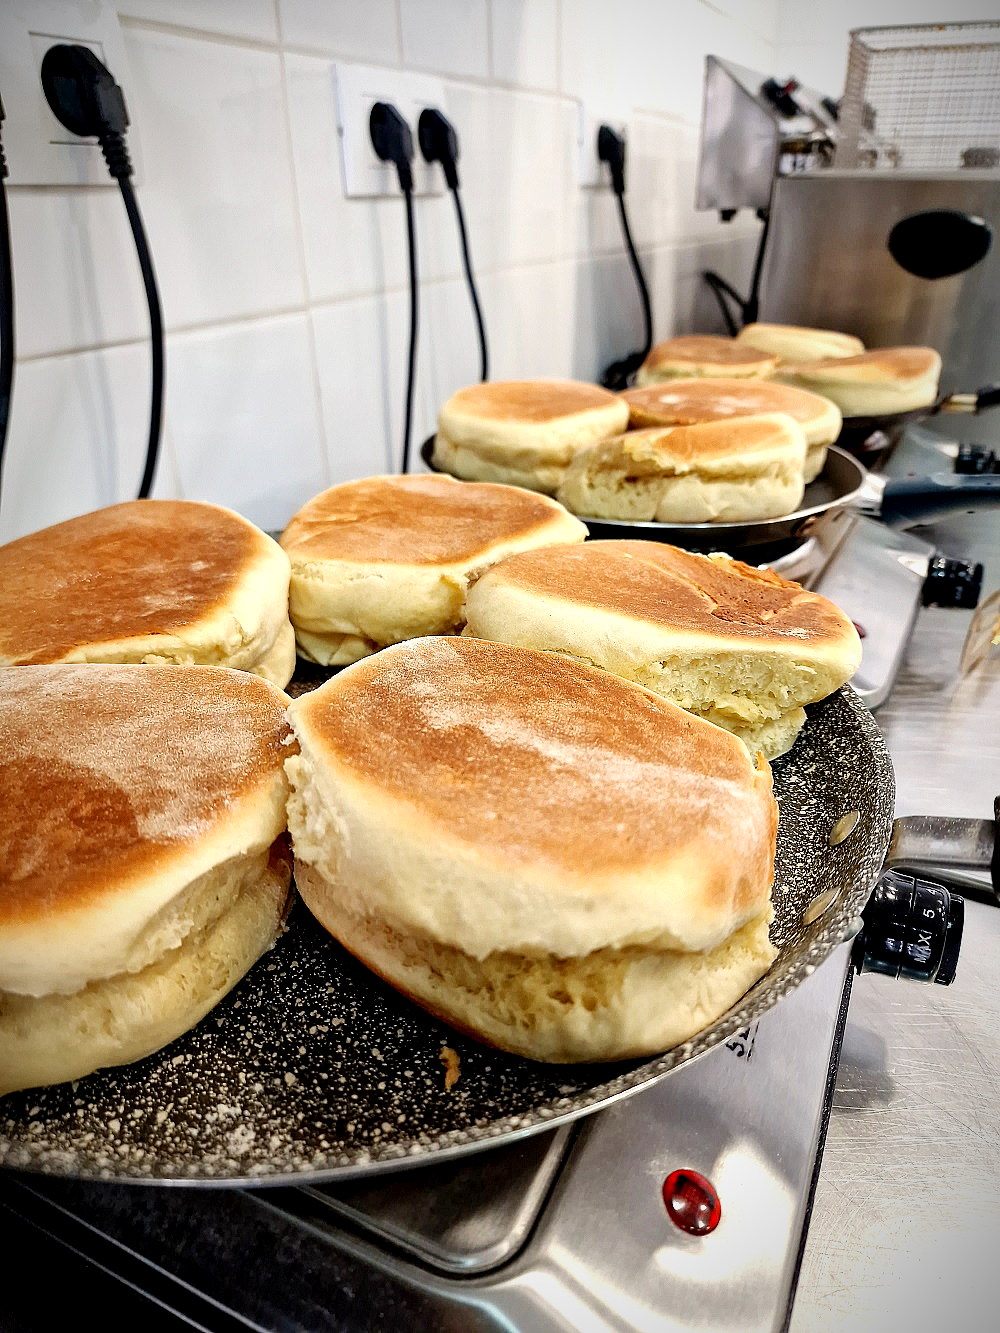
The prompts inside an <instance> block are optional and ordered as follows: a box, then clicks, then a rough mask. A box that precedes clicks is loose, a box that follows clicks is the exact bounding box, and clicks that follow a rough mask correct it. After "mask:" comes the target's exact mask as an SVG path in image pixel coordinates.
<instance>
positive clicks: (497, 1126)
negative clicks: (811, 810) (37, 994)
mask: <svg viewBox="0 0 1000 1333" xmlns="http://www.w3.org/2000/svg"><path fill="white" fill-rule="evenodd" d="M830 698H831V699H833V698H837V699H839V700H840V701H841V702H842V703H843V705H844V706H845V707H846V708H847V709H848V711H849V712H850V714H852V716H853V720H854V722H855V724H856V725H857V727H858V728H859V729H860V732H861V734H862V735H861V739H863V740H864V742H865V743H866V747H867V750H868V758H869V764H870V766H869V776H870V788H869V789H870V790H871V791H872V792H873V793H874V795H873V797H872V799H871V820H870V826H869V827H868V828H867V830H866V842H865V843H864V845H863V848H862V852H861V858H862V859H861V863H860V867H859V869H858V871H857V873H856V874H852V877H851V878H849V879H847V880H846V881H845V883H844V885H843V887H842V889H841V891H840V892H839V893H838V894H837V896H836V897H835V899H834V900H833V902H832V903H831V904H830V905H829V907H827V908H826V910H825V911H824V913H823V915H822V916H821V917H820V918H819V924H818V928H817V930H816V932H815V935H814V936H813V938H812V939H811V941H810V942H809V946H808V949H807V950H806V952H805V953H804V954H803V955H802V956H800V957H799V958H798V959H797V961H795V962H794V963H793V964H792V965H790V966H789V967H788V969H787V970H786V971H783V972H782V974H781V975H777V976H774V975H772V973H771V972H770V971H769V972H768V973H766V974H765V975H764V977H762V978H761V979H760V980H759V981H758V982H757V983H755V985H754V986H752V987H751V988H750V990H749V991H747V993H746V994H745V995H744V996H742V997H741V998H740V999H739V1000H738V1001H737V1002H736V1003H735V1004H734V1005H732V1006H731V1007H730V1010H728V1011H727V1013H726V1014H724V1015H721V1016H720V1017H719V1018H718V1019H716V1020H715V1022H714V1023H710V1024H708V1025H706V1027H705V1028H703V1029H701V1031H700V1032H698V1033H696V1034H694V1035H693V1036H692V1037H691V1038H690V1039H689V1040H688V1041H686V1042H680V1043H678V1044H677V1045H676V1046H674V1047H672V1048H671V1049H670V1050H669V1051H665V1052H663V1053H662V1054H660V1055H657V1056H654V1057H653V1058H652V1059H650V1060H643V1061H641V1063H639V1064H637V1065H636V1066H635V1067H634V1068H632V1069H630V1070H628V1071H627V1072H626V1073H624V1074H620V1075H614V1074H613V1075H612V1076H611V1078H609V1079H608V1081H607V1083H599V1084H596V1085H592V1086H590V1087H588V1088H586V1089H585V1090H584V1091H582V1092H577V1093H575V1094H572V1095H571V1096H568V1097H567V1098H566V1100H567V1101H570V1102H572V1101H575V1103H576V1104H575V1105H569V1106H567V1107H566V1109H565V1110H554V1111H549V1112H548V1114H546V1111H547V1110H548V1107H547V1106H541V1107H536V1108H534V1109H532V1110H529V1111H525V1112H522V1113H520V1114H519V1115H517V1116H507V1117H501V1118H500V1119H498V1120H493V1121H491V1122H490V1123H489V1124H486V1125H478V1126H477V1125H475V1124H472V1125H470V1126H468V1127H467V1128H464V1129H462V1130H459V1131H447V1132H446V1134H445V1135H444V1136H442V1137H447V1135H450V1134H461V1136H462V1137H461V1139H460V1140H458V1141H455V1142H451V1143H447V1142H446V1143H445V1144H444V1145H443V1146H441V1147H436V1146H435V1147H431V1148H430V1149H429V1150H423V1151H420V1152H417V1153H413V1151H412V1148H410V1149H408V1150H406V1151H402V1150H401V1149H400V1148H399V1147H398V1146H396V1147H394V1148H393V1150H392V1155H386V1156H384V1157H376V1158H374V1159H372V1158H370V1157H369V1158H367V1159H366V1160H363V1161H356V1162H346V1163H343V1164H338V1165H337V1166H331V1167H328V1168H322V1167H308V1166H306V1167H303V1168H301V1169H297V1170H296V1169H291V1170H289V1169H285V1170H277V1171H274V1172H267V1171H265V1172H263V1173H260V1172H258V1173H255V1174H251V1173H250V1172H247V1173H245V1174H231V1175H211V1174H202V1175H191V1174H180V1173H178V1174H176V1175H174V1174H169V1175H167V1174H160V1175H140V1174H135V1173H133V1174H131V1175H126V1174H117V1173H115V1172H113V1171H112V1172H109V1171H107V1170H103V1171H102V1170H100V1169H98V1168H93V1169H89V1170H88V1169H80V1168H79V1167H76V1168H75V1169H72V1170H65V1169H64V1170H62V1171H59V1170H53V1169H52V1166H51V1164H49V1165H46V1163H45V1161H44V1160H38V1161H36V1162H34V1163H33V1162H30V1161H29V1162H23V1161H18V1162H3V1163H2V1164H0V1172H2V1171H4V1170H13V1171H17V1172H21V1173H23V1174H27V1175H31V1176H35V1177H37V1176H48V1177H49V1178H63V1179H72V1180H76V1181H92V1182H103V1183H109V1184H128V1185H154V1186H166V1187H179V1188H198V1189H201V1188H206V1189H260V1188H268V1189H270V1188H272V1187H273V1188H283V1187H287V1186H298V1187H303V1186H319V1185H324V1184H333V1183H336V1182H338V1181H348V1180H355V1179H360V1178H362V1177H369V1176H375V1175H385V1176H388V1175H391V1174H393V1173H395V1172H397V1171H401V1170H407V1169H410V1168H419V1167H429V1166H433V1165H436V1164H438V1163H442V1162H449V1161H453V1160H456V1159H458V1158H461V1157H464V1156H467V1155H471V1154H472V1153H475V1152H482V1151H487V1150H488V1149H489V1148H490V1147H494V1146H495V1147H499V1146H502V1145H507V1144H512V1143H515V1142H519V1141H521V1140H523V1139H525V1138H528V1137H530V1136H532V1135H534V1134H538V1133H544V1132H545V1131H546V1130H548V1129H555V1128H558V1127H559V1126H560V1125H563V1124H570V1123H573V1122H575V1121H577V1120H580V1119H582V1118H583V1117H584V1116H587V1115H591V1114H594V1113H595V1112H597V1111H603V1110H605V1109H606V1108H608V1107H609V1106H612V1105H614V1104H615V1103H617V1102H620V1101H623V1100H624V1099H625V1098H626V1097H630V1096H632V1095H634V1094H635V1093H638V1092H641V1091H643V1090H645V1089H647V1088H650V1087H652V1086H653V1084H654V1083H658V1082H659V1081H660V1080H661V1079H663V1078H666V1077H667V1076H668V1075H669V1074H672V1073H674V1072H676V1071H677V1070H680V1069H683V1068H685V1067H686V1066H687V1065H689V1064H693V1063H695V1062H696V1061H697V1060H700V1059H701V1058H702V1057H703V1056H704V1055H707V1054H708V1053H709V1051H712V1050H716V1049H717V1048H718V1047H720V1046H721V1045H722V1044H723V1043H724V1042H725V1041H727V1040H728V1039H729V1038H730V1037H732V1035H733V1034H734V1033H736V1032H738V1031H740V1030H742V1028H743V1027H745V1026H746V1024H747V1021H748V1018H749V1021H750V1022H751V1023H752V1022H756V1021H757V1019H759V1018H760V1017H762V1016H763V1015H764V1014H766V1013H768V1012H769V1011H770V1010H771V1009H773V1008H774V1007H775V1006H776V1005H777V1004H779V1003H780V1001H781V1000H782V999H783V998H784V996H785V995H786V994H788V993H790V992H791V991H792V990H794V989H796V988H797V986H798V985H800V984H801V983H802V982H803V981H805V980H806V979H807V978H808V977H809V976H810V975H811V974H812V972H813V971H814V970H815V967H816V966H819V965H821V964H822V963H824V962H827V961H828V960H829V959H830V958H831V957H832V955H833V954H834V953H835V952H836V950H837V948H838V947H839V946H840V945H841V944H842V943H843V942H845V941H846V940H847V939H849V938H850V937H851V935H850V923H851V922H853V921H855V920H856V919H857V917H858V915H859V914H860V912H861V910H862V908H863V906H864V903H865V902H866V901H867V899H868V896H869V895H870V892H871V888H872V886H873V885H874V883H875V881H876V879H877V877H878V873H879V869H880V868H881V866H882V863H883V861H884V859H885V853H886V849H887V847H888V843H889V837H890V833H891V827H892V813H893V800H894V790H895V780H894V774H893V769H892V762H891V759H890V756H889V753H888V749H887V747H886V744H885V740H884V738H883V737H882V735H881V732H880V731H879V728H878V726H877V724H876V722H875V720H874V718H873V717H872V716H871V713H870V712H869V710H868V709H867V708H866V707H865V705H864V703H863V701H862V700H861V698H860V696H859V695H858V694H857V693H856V691H854V690H853V689H852V688H851V687H850V686H847V685H845V686H842V687H841V689H840V690H838V691H835V693H834V695H832V696H830ZM780 957H781V955H780V954H779V959H780ZM776 961H777V960H776ZM750 997H753V998H752V999H750ZM748 1001H749V1003H748ZM699 1048H700V1049H699ZM664 1066H665V1067H664ZM614 1068H615V1065H614V1064H611V1065H610V1066H609V1070H610V1069H614ZM619 1079H621V1080H625V1083H624V1086H620V1087H617V1088H615V1089H614V1091H611V1092H601V1091H600V1089H602V1088H607V1087H608V1086H610V1085H613V1084H615V1083H616V1082H617V1081H618V1080H619ZM15 1095H17V1094H15ZM525 1118H527V1119H529V1123H526V1124H514V1125H510V1126H506V1127H505V1121H506V1120H510V1119H515V1120H521V1119H525ZM397 1153H398V1155H396V1154H397ZM188 1169H190V1166H189V1168H188Z"/></svg>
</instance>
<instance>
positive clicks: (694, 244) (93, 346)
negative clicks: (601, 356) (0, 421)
mask: <svg viewBox="0 0 1000 1333" xmlns="http://www.w3.org/2000/svg"><path fill="white" fill-rule="evenodd" d="M704 244H705V242H703V241H689V242H685V243H683V244H673V245H656V246H639V247H638V250H639V254H640V255H641V256H643V257H645V258H647V259H648V258H653V257H655V256H659V255H665V254H676V253H679V252H680V253H683V252H686V251H696V250H699V249H701V248H702V247H703V246H704ZM708 244H710V245H711V244H712V242H708ZM613 259H620V260H622V261H625V260H626V259H627V256H626V255H625V254H624V252H619V251H618V250H617V249H616V250H614V251H610V250H609V251H600V252H592V253H589V254H587V255H586V256H583V255H566V256H562V257H557V258H548V259H538V260H528V261H524V262H521V263H519V264H506V265H500V266H497V267H493V268H484V269H483V270H482V276H483V277H484V278H497V277H500V278H502V277H517V276H521V275H523V274H527V273H532V272H536V271H537V270H539V269H544V268H554V267H557V266H559V267H561V266H566V265H574V266H576V267H581V266H582V264H581V263H580V262H578V261H582V263H586V262H588V261H594V262H606V261H608V260H613ZM461 282H462V279H461V277H460V276H457V275H451V276H448V277H440V278H427V279H424V280H423V281H422V283H421V285H422V286H425V287H427V288H440V287H444V286H447V285H449V284H453V283H454V284H459V285H460V284H461ZM407 291H408V288H407V287H406V286H405V285H398V286H393V287H385V288H379V289H378V290H376V291H368V292H352V293H348V294H346V295H344V296H330V297H311V298H309V299H308V300H307V301H306V302H305V303H304V304H302V305H296V306H283V307H281V308H279V309H274V310H262V311H256V312H254V313H252V314H246V315H236V316H228V317H226V318H225V319H210V320H204V321H201V322H198V323H192V324H180V325H176V326H175V327H173V328H169V329H167V330H166V337H167V340H168V342H169V340H170V339H171V338H183V337H188V336H190V335H193V334H200V333H211V332H213V331H214V332H222V333H225V332H229V331H231V330H236V329H240V328H245V327H246V326H247V325H251V324H267V323H272V322H277V321H280V320H291V319H295V318H299V317H301V318H308V317H309V316H310V315H311V314H312V313H313V312H314V311H322V310H328V309H336V308H337V307H338V306H343V305H351V304H357V303H361V302H364V301H377V300H384V299H386V298H389V297H392V296H398V295H401V294H405V293H406V292H407ZM310 324H311V321H310ZM148 341H149V335H148V334H146V333H144V334H138V335H136V336H135V337H131V338H118V339H115V340H114V341H112V342H98V343H88V344H83V345H81V346H78V347H70V348H60V349H58V350H56V351H47V352H30V353H28V354H27V355H23V356H19V357H18V364H19V365H29V364H32V363H34V362H38V361H50V360H62V359H65V358H67V357H72V356H88V355H91V354H93V353H98V352H109V351H116V350H117V349H119V348H125V347H135V346H140V345H142V344H145V343H147V342H148ZM317 364H318V363H317ZM320 407H321V408H322V397H321V396H320Z"/></svg>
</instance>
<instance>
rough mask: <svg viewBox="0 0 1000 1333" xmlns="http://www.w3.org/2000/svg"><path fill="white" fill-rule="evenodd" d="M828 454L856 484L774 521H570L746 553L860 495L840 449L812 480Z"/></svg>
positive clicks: (861, 469) (429, 442) (860, 469)
mask: <svg viewBox="0 0 1000 1333" xmlns="http://www.w3.org/2000/svg"><path fill="white" fill-rule="evenodd" d="M433 445H434V436H433V435H431V436H428V438H427V439H426V440H424V442H423V444H422V445H421V446H420V457H421V458H422V460H423V461H424V463H426V465H427V466H428V467H429V468H430V470H431V471H432V472H437V473H439V474H440V475H442V476H452V475H453V474H452V473H450V472H445V471H444V469H442V468H437V467H434V466H433V464H432V462H431V451H432V449H433ZM830 454H833V455H834V456H835V457H836V458H838V459H839V460H840V461H841V463H842V464H847V465H849V466H851V467H853V468H854V469H855V470H856V473H857V481H856V484H855V485H854V486H853V487H852V488H851V489H850V490H849V491H845V492H844V493H843V494H841V495H838V496H837V497H836V498H835V499H833V500H827V501H826V502H825V503H824V504H820V505H810V506H808V508H805V509H796V510H794V511H793V512H792V513H790V514H781V515H780V516H778V517H776V518H754V519H744V520H742V521H741V522H736V523H657V522H655V521H652V520H648V519H627V518H597V517H596V516H594V515H593V514H589V515H588V514H575V515H574V517H575V518H578V519H579V520H580V522H581V523H586V524H588V525H589V524H591V523H593V524H600V525H601V526H602V527H611V528H615V529H619V528H620V529H621V530H622V532H623V534H624V533H629V532H634V533H636V535H637V538H638V539H641V538H642V536H643V534H645V533H656V534H660V535H659V536H658V537H657V538H655V539H656V540H660V541H668V540H670V538H668V537H666V536H665V534H666V533H668V532H673V533H677V534H679V535H683V534H684V533H689V534H691V535H692V536H705V537H712V536H716V535H717V536H718V537H719V539H720V541H721V540H722V539H723V538H726V537H729V538H731V539H732V542H731V545H732V549H740V548H742V547H746V548H748V549H749V548H750V547H753V546H763V545H765V544H766V543H767V542H769V541H777V540H781V538H782V537H783V536H792V535H794V533H795V530H796V528H797V527H798V526H799V525H800V524H803V523H805V522H806V521H807V520H808V519H811V518H818V517H820V516H821V515H824V514H828V513H830V512H832V511H833V510H835V509H845V508H848V507H849V506H850V505H851V502H852V501H854V500H856V499H857V498H858V496H859V495H860V494H861V493H862V491H863V490H864V488H865V485H866V483H867V481H868V469H867V468H866V467H865V465H864V464H863V463H862V462H860V460H859V459H857V458H856V457H855V456H854V454H852V453H850V452H848V450H846V449H841V448H840V447H839V446H837V445H836V444H831V445H828V446H827V459H826V460H825V461H824V463H823V469H822V471H821V472H820V473H819V476H818V477H816V478H814V480H816V481H818V480H819V479H820V478H821V477H823V475H824V473H825V472H826V469H827V466H828V461H829V455H830ZM458 480H462V478H458ZM810 484H812V483H810ZM765 527H766V528H768V529H771V528H774V529H776V530H775V531H769V532H768V534H767V535H766V536H762V537H759V538H754V539H752V540H751V541H743V542H741V541H740V540H739V539H740V537H741V535H744V534H746V533H747V532H748V531H750V530H752V529H754V528H765ZM779 529H780V530H779ZM676 544H678V545H680V544H681V543H680V542H679V541H678V542H677V543H676Z"/></svg>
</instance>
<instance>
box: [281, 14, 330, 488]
mask: <svg viewBox="0 0 1000 1333" xmlns="http://www.w3.org/2000/svg"><path fill="white" fill-rule="evenodd" d="M275 22H276V24H277V26H278V41H279V43H280V41H281V37H282V32H281V16H280V14H279V13H278V8H277V0H275ZM278 69H279V78H280V80H281V105H282V110H283V111H284V121H285V151H286V152H287V154H288V169H289V171H290V172H291V177H292V209H293V217H294V220H295V241H296V247H295V248H296V252H297V254H298V257H299V276H300V278H301V281H302V292H303V295H304V297H305V310H306V311H307V312H308V308H309V297H310V288H309V264H308V260H307V257H306V245H305V229H304V227H303V223H302V201H301V197H300V194H299V172H298V168H297V166H296V162H295V144H294V135H293V133H292V108H291V102H290V100H289V96H288V69H287V66H286V62H285V53H284V51H283V50H280V51H279V55H278ZM306 342H307V345H308V347H309V358H310V362H311V370H312V386H313V400H314V401H313V406H314V409H315V412H316V424H317V426H318V429H319V444H320V454H321V459H320V465H321V469H322V473H323V480H324V485H326V486H328V485H329V484H330V478H331V476H332V471H331V460H330V449H331V442H330V440H329V439H328V438H327V431H326V414H325V413H324V411H323V388H322V381H321V378H320V373H319V356H318V353H317V348H316V335H315V330H314V328H313V321H312V318H311V317H309V316H308V315H307V318H306Z"/></svg>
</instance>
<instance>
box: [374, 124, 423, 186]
mask: <svg viewBox="0 0 1000 1333" xmlns="http://www.w3.org/2000/svg"><path fill="white" fill-rule="evenodd" d="M368 132H369V134H370V135H371V139H372V147H373V148H374V149H375V152H376V154H377V155H378V157H379V158H380V159H381V160H382V161H383V162H394V163H395V164H396V174H397V175H398V176H399V188H400V189H401V190H402V191H403V192H404V193H405V194H409V193H411V192H412V190H413V169H412V167H411V166H410V163H411V162H412V161H413V135H412V134H411V133H410V127H409V125H407V123H406V121H405V120H404V119H403V117H402V116H401V115H400V114H399V112H398V111H397V110H396V108H395V107H394V106H393V105H392V103H391V102H376V103H375V105H374V106H373V107H372V110H371V115H370V116H369V117H368Z"/></svg>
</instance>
